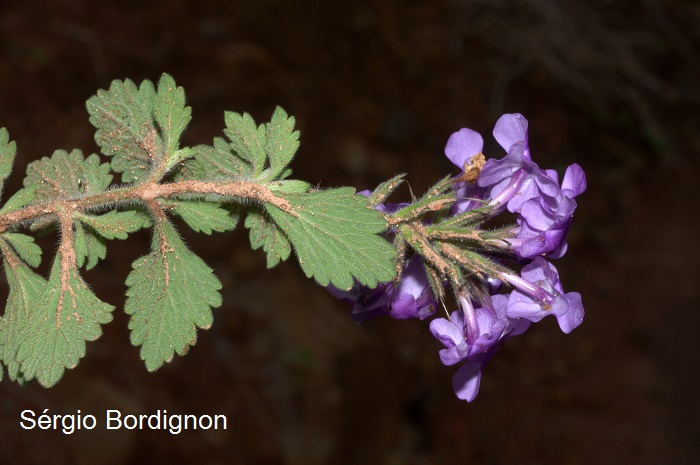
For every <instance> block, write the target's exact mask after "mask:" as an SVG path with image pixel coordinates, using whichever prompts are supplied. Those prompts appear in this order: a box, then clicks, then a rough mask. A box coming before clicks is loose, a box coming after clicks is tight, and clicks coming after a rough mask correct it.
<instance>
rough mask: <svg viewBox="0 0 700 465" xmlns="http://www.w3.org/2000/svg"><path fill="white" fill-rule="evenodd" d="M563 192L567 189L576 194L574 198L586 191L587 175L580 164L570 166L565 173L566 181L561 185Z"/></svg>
mask: <svg viewBox="0 0 700 465" xmlns="http://www.w3.org/2000/svg"><path fill="white" fill-rule="evenodd" d="M561 188H562V190H564V189H567V190H570V191H572V192H573V193H574V195H573V197H576V196H577V195H580V194H581V193H583V191H585V190H586V173H584V172H583V168H581V166H580V165H579V164H578V163H574V164H572V165H569V167H568V168H567V169H566V173H564V180H563V181H562V183H561Z"/></svg>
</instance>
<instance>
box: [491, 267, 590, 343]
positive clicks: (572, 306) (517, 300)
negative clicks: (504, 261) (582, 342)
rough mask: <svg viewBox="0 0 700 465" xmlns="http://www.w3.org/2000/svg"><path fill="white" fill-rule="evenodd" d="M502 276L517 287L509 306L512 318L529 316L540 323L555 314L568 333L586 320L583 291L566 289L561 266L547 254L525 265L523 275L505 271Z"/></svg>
mask: <svg viewBox="0 0 700 465" xmlns="http://www.w3.org/2000/svg"><path fill="white" fill-rule="evenodd" d="M501 279H503V281H505V282H507V283H509V284H510V285H512V286H513V287H514V290H513V292H511V294H510V297H509V298H508V305H507V307H506V315H507V316H508V317H509V318H525V319H527V320H529V321H532V322H533V323H536V322H538V321H540V320H541V319H542V318H544V317H545V316H548V315H554V316H555V317H556V318H557V322H558V323H559V327H560V328H561V330H562V331H563V332H565V333H567V334H568V333H570V332H571V331H573V330H574V328H576V327H577V326H578V325H580V324H581V322H582V321H583V314H584V311H583V303H582V302H581V294H579V293H578V292H568V293H564V289H563V288H562V285H561V281H560V280H559V273H558V272H557V269H556V268H555V267H554V265H552V264H551V263H549V262H548V261H547V260H545V259H544V258H542V257H537V258H535V259H534V260H533V261H532V262H531V263H529V264H527V265H525V266H524V267H523V269H522V271H521V272H520V276H515V275H512V274H508V273H503V274H502V275H501Z"/></svg>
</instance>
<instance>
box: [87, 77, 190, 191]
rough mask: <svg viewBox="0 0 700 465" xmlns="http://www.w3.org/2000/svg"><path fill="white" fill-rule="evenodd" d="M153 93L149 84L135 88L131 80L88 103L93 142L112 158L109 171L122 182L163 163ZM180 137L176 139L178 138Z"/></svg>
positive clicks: (113, 87) (161, 142) (101, 93)
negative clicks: (93, 130)
mask: <svg viewBox="0 0 700 465" xmlns="http://www.w3.org/2000/svg"><path fill="white" fill-rule="evenodd" d="M154 96H155V89H154V87H153V84H152V83H151V82H150V81H144V82H143V83H142V84H141V86H140V87H136V84H134V83H133V82H132V81H130V80H128V79H127V80H125V81H112V85H111V86H110V87H109V90H108V91H105V90H99V91H98V92H97V95H95V96H93V97H91V98H90V99H88V101H87V104H86V106H87V110H88V113H90V123H92V125H93V126H95V128H96V129H97V131H96V132H95V142H97V145H99V146H100V148H101V149H102V153H103V154H104V155H107V156H108V157H112V169H114V170H115V171H116V172H118V173H122V180H123V181H124V182H137V181H138V180H139V178H143V177H144V175H145V174H146V173H147V172H148V171H150V169H151V167H152V166H154V165H158V164H159V163H160V162H162V159H163V155H164V153H165V148H164V147H163V145H164V144H163V141H162V139H161V137H160V135H159V134H158V131H157V129H156V126H155V122H154V120H153V113H154V108H153V106H154V102H153V100H154ZM178 137H179V136H178Z"/></svg>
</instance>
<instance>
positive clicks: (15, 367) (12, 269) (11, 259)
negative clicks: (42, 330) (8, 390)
mask: <svg viewBox="0 0 700 465" xmlns="http://www.w3.org/2000/svg"><path fill="white" fill-rule="evenodd" d="M2 249H3V255H4V257H5V260H4V261H3V267H4V270H5V276H6V277H7V284H8V285H9V287H10V292H9V294H8V296H7V304H6V307H5V314H4V316H3V318H2V321H0V359H2V361H3V363H4V364H5V366H7V372H8V374H9V376H10V379H11V380H12V381H29V379H27V378H26V377H25V376H24V375H23V374H22V372H21V367H20V363H19V361H18V359H17V352H18V351H19V348H20V346H21V345H22V343H23V342H26V335H25V334H26V327H27V323H28V322H29V321H30V318H31V317H32V314H33V313H34V312H35V310H36V303H37V302H38V301H39V299H40V298H41V296H42V294H43V292H44V287H45V286H46V280H45V279H44V278H42V277H41V276H39V275H38V274H36V273H34V272H33V271H32V270H30V269H29V267H27V266H26V265H25V264H23V263H22V262H21V261H19V260H18V259H17V257H16V256H15V255H14V254H13V253H12V252H10V251H8V250H7V249H6V248H5V247H2ZM0 373H1V371H0ZM30 379H31V378H30Z"/></svg>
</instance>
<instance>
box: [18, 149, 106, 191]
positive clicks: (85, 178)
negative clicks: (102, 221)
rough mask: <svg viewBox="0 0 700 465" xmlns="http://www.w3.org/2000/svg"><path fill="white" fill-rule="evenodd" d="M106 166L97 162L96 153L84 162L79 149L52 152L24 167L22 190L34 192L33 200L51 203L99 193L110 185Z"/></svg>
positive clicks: (98, 158) (98, 160)
mask: <svg viewBox="0 0 700 465" xmlns="http://www.w3.org/2000/svg"><path fill="white" fill-rule="evenodd" d="M109 169H110V168H109V163H100V157H99V156H98V155H96V154H92V155H90V156H89V157H88V158H87V159H86V158H84V157H83V154H82V152H81V151H80V150H77V149H76V150H73V151H72V152H70V153H68V152H66V151H65V150H56V151H55V152H54V153H53V155H52V156H51V158H48V157H44V158H42V159H41V160H37V161H34V162H32V163H30V164H29V166H27V177H26V178H24V187H25V188H27V189H29V188H33V189H34V195H33V197H34V198H33V200H35V201H39V202H40V201H53V200H56V199H62V198H70V197H76V196H81V195H89V194H93V193H97V192H103V191H104V190H105V189H107V187H108V186H109V184H110V183H111V182H112V175H111V174H109Z"/></svg>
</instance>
